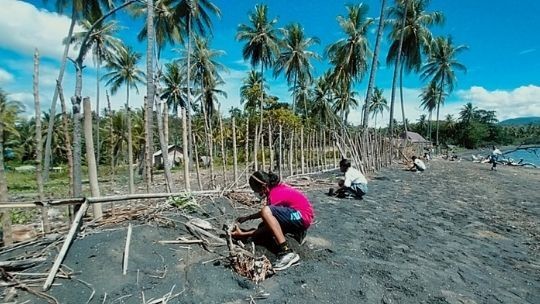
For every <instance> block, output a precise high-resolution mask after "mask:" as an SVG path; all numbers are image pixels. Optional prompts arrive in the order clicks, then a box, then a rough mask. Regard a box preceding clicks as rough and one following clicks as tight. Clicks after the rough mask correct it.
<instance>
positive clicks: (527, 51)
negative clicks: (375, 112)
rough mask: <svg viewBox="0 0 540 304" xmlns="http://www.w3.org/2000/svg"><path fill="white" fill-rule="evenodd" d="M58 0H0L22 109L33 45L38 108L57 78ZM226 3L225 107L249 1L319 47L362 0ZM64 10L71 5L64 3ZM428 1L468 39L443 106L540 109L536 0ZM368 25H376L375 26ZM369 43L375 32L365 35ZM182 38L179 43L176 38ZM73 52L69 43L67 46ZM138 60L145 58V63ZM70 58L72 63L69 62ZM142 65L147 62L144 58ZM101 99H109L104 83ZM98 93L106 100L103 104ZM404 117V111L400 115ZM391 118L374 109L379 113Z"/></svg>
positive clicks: (130, 34)
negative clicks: (294, 25)
mask: <svg viewBox="0 0 540 304" xmlns="http://www.w3.org/2000/svg"><path fill="white" fill-rule="evenodd" d="M54 2H55V1H52V0H50V1H48V5H46V6H45V5H44V4H43V1H41V0H37V1H16V0H0V87H1V88H3V89H4V90H5V91H7V92H8V93H10V94H11V96H12V98H13V99H18V100H20V101H22V102H23V103H25V104H26V105H27V107H28V110H29V111H28V112H29V113H31V112H32V111H33V97H32V65H33V63H32V54H33V50H34V48H36V47H37V48H38V49H39V50H40V54H41V59H42V64H41V71H40V97H41V102H42V107H43V110H46V109H47V108H48V107H49V106H50V101H51V98H52V93H53V89H54V84H55V79H56V77H57V74H58V68H59V59H60V57H61V53H62V48H63V47H62V45H61V44H60V42H61V40H62V39H63V37H64V36H65V35H66V34H67V28H68V25H69V19H68V18H67V17H66V16H62V15H58V14H56V13H55V12H54V9H53V4H54ZM213 2H214V3H215V4H216V5H217V6H219V7H220V9H221V11H222V18H221V19H215V20H214V28H213V36H214V37H213V39H212V48H214V49H220V50H224V51H225V52H226V55H225V56H223V57H222V58H221V62H222V63H223V64H224V65H226V66H227V67H228V70H229V72H228V73H224V74H223V78H224V80H225V81H226V84H225V85H224V86H223V88H222V89H223V90H225V91H226V92H227V93H228V98H226V99H222V100H221V104H222V106H221V108H222V109H223V110H224V111H226V110H228V109H229V108H231V106H237V107H240V106H241V105H240V102H239V87H240V86H241V81H242V78H243V77H244V76H245V75H246V73H247V71H248V70H249V68H250V67H249V65H248V64H247V63H246V62H244V60H243V59H242V55H241V48H242V43H241V42H237V41H235V39H234V37H235V33H236V29H237V26H238V24H240V23H247V22H248V13H249V12H250V11H252V10H253V8H254V6H255V4H257V3H265V4H267V5H268V6H269V14H270V16H272V17H276V18H278V27H283V26H285V25H286V24H288V23H291V22H299V23H300V24H301V25H302V26H303V27H304V29H305V32H306V33H307V35H309V36H316V37H318V38H319V39H320V40H321V44H320V45H319V46H317V47H314V48H313V50H314V51H317V52H318V53H319V54H321V55H323V53H324V48H325V47H326V46H327V45H328V44H330V43H333V42H335V41H337V40H338V39H340V38H341V37H343V36H342V33H341V31H340V29H339V27H338V24H337V21H336V16H338V15H344V14H345V4H346V3H359V1H337V0H333V1H325V0H295V1H279V0H274V1H265V2H259V1H251V0H236V1H231V0H214V1H213ZM363 2H364V3H365V4H367V5H368V6H369V16H370V17H377V16H378V13H379V10H380V1H375V0H369V1H363ZM387 3H388V5H393V3H394V1H392V0H388V1H387ZM68 11H69V10H68ZM428 11H441V12H443V13H444V15H445V17H446V22H445V24H444V25H442V26H437V27H433V28H432V31H433V33H434V34H435V35H451V36H452V38H453V41H454V43H455V44H457V45H459V44H464V45H467V46H468V47H469V49H468V50H467V51H465V52H463V53H462V54H461V55H460V56H459V57H458V59H459V60H460V62H462V63H463V64H464V65H466V66H467V73H466V74H462V73H458V74H457V78H458V82H457V86H456V88H455V90H454V92H453V94H452V95H450V96H449V97H448V100H447V102H446V104H445V106H444V108H443V109H442V112H441V115H446V114H454V115H455V117H456V116H457V115H456V113H457V112H458V111H459V108H460V107H462V106H463V105H464V104H465V103H466V102H473V104H475V105H476V106H478V107H480V108H483V109H488V110H495V111H497V116H498V118H499V119H501V120H502V119H506V118H512V117H518V116H533V115H535V116H540V72H539V71H540V35H539V34H538V30H539V29H540V19H539V18H538V16H539V15H540V2H538V1H537V0H521V1H515V2H509V1H502V0H491V1H490V0H474V1H470V0H469V1H466V0H454V1H447V0H432V1H431V3H430V5H429V7H428ZM117 19H118V21H119V23H120V25H121V26H122V27H123V30H122V31H121V32H120V33H119V36H120V38H122V39H123V40H124V41H125V42H126V43H127V44H129V45H131V46H133V47H134V48H135V49H136V50H138V51H140V52H141V53H143V54H144V50H145V45H144V44H142V43H138V42H137V41H136V38H135V36H136V35H137V33H138V31H139V29H140V27H141V25H142V23H141V22H140V21H134V20H132V19H131V18H130V17H128V16H126V15H125V14H122V13H121V14H118V15H117ZM372 30H373V33H374V32H375V27H373V29H372ZM370 44H371V47H373V45H374V36H373V35H372V36H371V37H370ZM181 47H182V46H181V45H178V46H176V48H181ZM387 48H388V40H387V39H384V40H383V44H382V49H381V50H382V54H383V56H386V52H387ZM71 54H73V53H71ZM175 56H176V54H175V53H174V52H173V51H171V50H170V48H169V50H167V51H166V52H165V53H164V55H163V60H164V61H167V60H170V59H171V58H173V57H175ZM143 63H144V60H143V61H142V62H141V64H143ZM68 64H69V63H68ZM314 65H315V74H316V75H320V74H321V73H323V72H324V71H325V69H326V68H327V65H326V63H325V62H324V60H323V61H322V62H315V63H314ZM141 67H142V68H143V69H144V67H143V66H141ZM94 72H95V70H94V69H93V66H92V62H91V61H88V62H87V68H86V69H85V80H84V90H83V95H88V96H90V97H92V98H95V97H94V96H95V92H96V88H95V87H96V83H95V76H94ZM392 72H393V71H392V68H391V67H386V65H385V64H384V59H381V65H380V69H379V71H378V73H377V80H376V84H377V86H378V87H380V88H383V89H384V92H385V93H384V94H385V95H386V96H387V99H390V92H391V81H392ZM73 76H74V73H73V69H72V68H71V64H69V69H68V71H67V73H66V75H65V78H64V90H65V92H66V96H71V95H72V94H73V89H74V77H73ZM265 77H266V79H267V80H268V81H269V86H270V91H271V94H273V95H276V96H278V97H280V100H282V101H289V100H290V96H289V93H288V87H287V84H286V82H285V80H284V79H283V78H282V77H280V78H277V79H274V78H273V77H272V75H271V73H268V74H266V75H265ZM366 86H367V79H364V80H362V81H361V82H359V83H358V84H357V85H356V87H355V90H356V91H358V92H359V93H360V96H365V89H366ZM423 86H424V84H423V83H422V81H421V80H420V79H419V77H418V76H417V75H414V74H412V75H409V76H407V77H406V78H405V79H404V87H405V91H404V96H405V105H406V115H407V117H408V118H409V120H411V121H414V120H416V119H417V118H418V116H419V115H420V114H421V113H422V110H421V109H420V108H419V103H420V102H419V98H418V95H419V93H420V91H421V88H422V87H423ZM123 91H124V90H120V92H119V93H118V94H117V95H116V96H112V98H111V100H112V103H113V107H114V108H119V107H121V106H122V104H123V103H124V100H125V92H123ZM144 91H145V89H144V88H143V89H142V90H141V92H140V93H141V94H140V95H138V96H137V95H136V94H132V101H131V103H132V104H133V105H134V106H141V105H142V96H143V95H144V93H145V92H144ZM101 100H103V101H104V100H105V97H104V92H103V94H102V97H101ZM103 104H104V103H102V105H103ZM359 116H360V115H359V111H353V113H351V116H350V119H351V120H352V121H353V122H357V121H358V120H359ZM397 118H398V120H401V115H400V114H399V115H397ZM386 120H387V118H386V117H383V118H382V119H381V118H379V121H385V122H386Z"/></svg>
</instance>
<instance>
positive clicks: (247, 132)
mask: <svg viewBox="0 0 540 304" xmlns="http://www.w3.org/2000/svg"><path fill="white" fill-rule="evenodd" d="M244 159H245V163H246V183H248V182H249V174H250V173H249V120H248V119H246V150H245V157H244Z"/></svg>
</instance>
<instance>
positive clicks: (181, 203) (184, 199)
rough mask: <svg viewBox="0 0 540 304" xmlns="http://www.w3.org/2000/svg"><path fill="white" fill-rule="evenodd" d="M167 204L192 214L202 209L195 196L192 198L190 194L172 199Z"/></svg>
mask: <svg viewBox="0 0 540 304" xmlns="http://www.w3.org/2000/svg"><path fill="white" fill-rule="evenodd" d="M167 203H169V204H170V205H171V206H174V207H176V208H179V209H183V210H185V211H187V212H190V213H192V212H195V211H197V210H198V209H200V208H201V206H200V205H199V203H198V202H197V200H196V199H195V198H194V197H193V196H191V195H190V194H189V193H186V194H185V195H182V196H174V197H171V198H169V200H168V201H167Z"/></svg>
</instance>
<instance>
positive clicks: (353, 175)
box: [344, 168, 367, 187]
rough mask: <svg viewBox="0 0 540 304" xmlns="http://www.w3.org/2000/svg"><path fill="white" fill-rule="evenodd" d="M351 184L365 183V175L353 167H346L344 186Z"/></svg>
mask: <svg viewBox="0 0 540 304" xmlns="http://www.w3.org/2000/svg"><path fill="white" fill-rule="evenodd" d="M352 184H364V185H367V179H366V177H365V176H364V175H363V174H362V173H361V172H360V171H358V170H356V169H355V168H349V169H347V172H345V182H344V185H345V187H350V186H351V185H352Z"/></svg>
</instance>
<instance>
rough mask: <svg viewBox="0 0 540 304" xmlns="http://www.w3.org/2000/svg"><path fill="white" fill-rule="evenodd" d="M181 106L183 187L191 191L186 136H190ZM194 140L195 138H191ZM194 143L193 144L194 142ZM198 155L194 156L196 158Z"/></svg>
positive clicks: (185, 116) (183, 109) (184, 109)
mask: <svg viewBox="0 0 540 304" xmlns="http://www.w3.org/2000/svg"><path fill="white" fill-rule="evenodd" d="M181 108H182V110H181V111H182V153H183V154H184V155H183V156H184V187H185V188H186V191H188V192H189V191H191V181H190V180H189V178H190V176H189V166H190V161H191V159H190V157H189V155H188V153H189V152H188V148H189V147H188V145H189V141H188V136H191V135H189V134H188V128H187V115H186V108H184V107H181ZM193 142H195V140H193ZM194 145H195V144H194ZM197 157H198V156H195V158H197ZM198 171H199V167H197V177H198V178H199V184H200V182H201V181H200V176H199V172H198Z"/></svg>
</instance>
